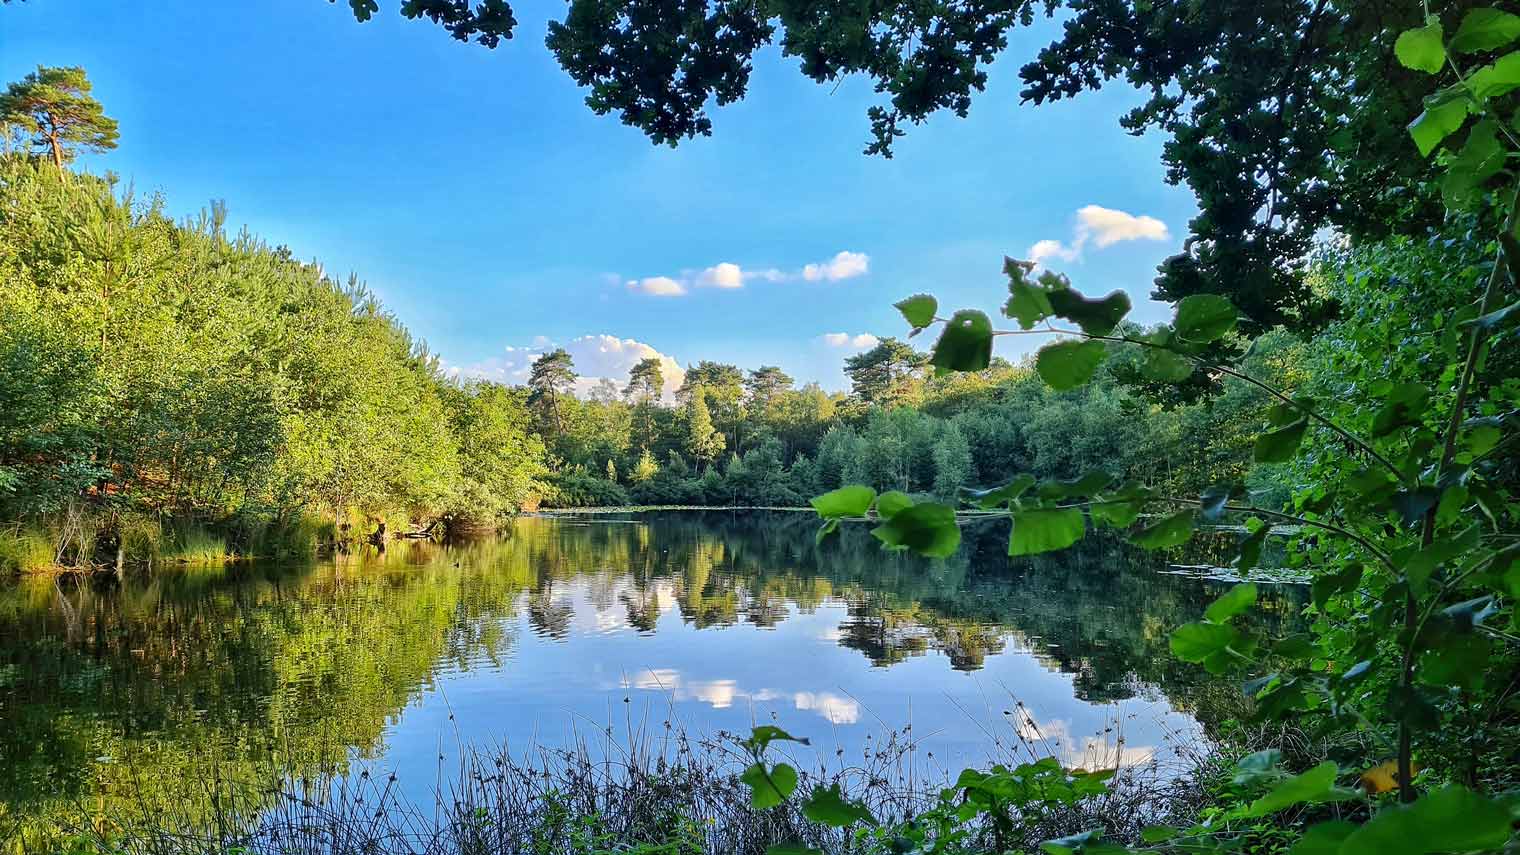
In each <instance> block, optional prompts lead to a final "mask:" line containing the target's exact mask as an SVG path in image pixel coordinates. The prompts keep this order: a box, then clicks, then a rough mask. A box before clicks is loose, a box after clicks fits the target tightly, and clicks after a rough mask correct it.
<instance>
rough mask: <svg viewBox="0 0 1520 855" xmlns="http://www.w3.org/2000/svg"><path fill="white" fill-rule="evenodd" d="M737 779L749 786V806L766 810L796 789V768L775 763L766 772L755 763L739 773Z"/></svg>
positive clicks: (783, 799)
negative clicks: (768, 771)
mask: <svg viewBox="0 0 1520 855" xmlns="http://www.w3.org/2000/svg"><path fill="white" fill-rule="evenodd" d="M739 781H740V782H741V783H743V784H744V785H745V786H747V787H749V804H750V807H752V808H754V809H755V810H766V809H768V808H773V807H775V806H776V805H779V804H781V803H782V802H784V801H786V797H787V796H790V795H791V794H792V791H793V790H795V789H797V770H796V769H793V768H792V767H791V766H788V765H787V764H785V763H777V764H776V766H775V767H774V768H772V769H771V770H770V773H769V774H767V773H766V770H765V767H764V766H762V765H760V764H759V763H755V764H753V765H751V766H749V767H748V768H746V769H745V770H744V772H743V773H742V774H740V775H739Z"/></svg>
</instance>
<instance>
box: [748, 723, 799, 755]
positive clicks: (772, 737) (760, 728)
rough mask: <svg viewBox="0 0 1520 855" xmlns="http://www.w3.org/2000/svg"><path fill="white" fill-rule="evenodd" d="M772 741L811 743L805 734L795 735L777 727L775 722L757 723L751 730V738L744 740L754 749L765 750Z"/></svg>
mask: <svg viewBox="0 0 1520 855" xmlns="http://www.w3.org/2000/svg"><path fill="white" fill-rule="evenodd" d="M772 742H798V743H801V744H803V745H808V744H810V743H809V742H808V740H807V737H805V736H793V735H791V734H790V733H787V732H786V731H784V730H782V729H781V728H779V727H776V726H775V725H773V724H760V725H756V726H754V727H752V728H750V730H749V738H748V739H746V740H744V744H745V745H748V746H749V747H750V748H751V749H752V750H754V751H764V750H765V748H766V746H768V745H770V744H771V743H772Z"/></svg>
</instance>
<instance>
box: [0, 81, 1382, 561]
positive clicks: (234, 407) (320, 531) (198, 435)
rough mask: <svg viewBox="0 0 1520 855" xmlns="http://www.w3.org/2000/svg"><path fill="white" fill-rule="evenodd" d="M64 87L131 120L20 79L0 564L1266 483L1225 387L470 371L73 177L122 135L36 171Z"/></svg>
mask: <svg viewBox="0 0 1520 855" xmlns="http://www.w3.org/2000/svg"><path fill="white" fill-rule="evenodd" d="M44 88H47V89H51V90H56V91H58V92H62V93H66V94H67V95H68V97H73V98H77V99H80V100H82V101H83V102H85V103H88V104H91V105H92V106H93V109H94V114H93V115H94V116H95V118H94V119H93V120H92V121H95V122H97V123H101V124H102V125H103V126H105V127H108V128H109V127H110V125H108V124H105V123H109V122H110V121H111V120H110V119H109V117H107V116H106V115H105V113H104V110H103V108H102V107H101V105H99V104H98V103H97V102H94V100H93V98H91V97H90V94H89V93H90V87H89V81H88V78H87V77H86V76H85V73H84V72H83V71H82V70H80V69H51V68H44V69H40V70H39V71H38V72H37V74H34V75H32V76H30V77H28V79H27V80H25V81H21V82H18V83H15V84H13V85H12V86H11V90H10V91H11V94H10V96H9V97H10V98H11V101H10V102H8V103H10V104H12V105H22V106H10V107H8V109H10V110H11V111H12V112H11V113H10V114H9V115H10V118H9V119H8V125H7V126H8V127H9V128H11V129H13V136H12V138H10V139H9V140H8V146H7V147H8V148H9V149H13V150H12V151H10V152H9V153H8V154H6V155H5V156H4V158H3V162H0V281H3V282H4V286H5V287H4V288H3V289H0V309H3V311H0V359H3V365H4V367H5V371H4V373H3V378H4V379H3V380H0V383H3V384H4V388H3V395H0V400H3V401H4V403H5V406H4V408H3V410H0V519H3V520H4V521H5V526H6V527H5V528H4V529H0V570H8V571H16V570H21V569H45V568H48V567H52V566H55V565H64V566H90V565H99V564H105V565H115V564H126V563H139V562H143V561H151V560H155V559H158V560H169V561H177V560H186V561H195V560H199V561H204V560H217V559H220V558H223V557H231V556H235V555H244V556H246V555H257V554H278V553H288V552H295V551H310V550H312V549H314V548H316V547H317V546H318V545H319V544H320V545H326V546H332V545H334V544H335V543H338V542H341V541H343V540H349V541H355V540H362V539H364V538H369V537H372V536H373V535H375V533H377V532H384V531H387V530H388V531H389V532H390V533H392V534H404V533H412V532H424V531H433V530H435V529H436V530H438V531H440V532H441V531H442V530H443V529H446V528H453V529H454V530H455V531H456V533H457V532H459V531H466V530H476V531H479V530H486V529H490V528H494V527H496V526H499V525H500V524H502V523H503V522H505V521H506V520H508V519H510V518H511V516H512V515H514V514H516V513H518V512H519V511H521V510H522V509H525V508H526V509H534V508H538V507H554V508H575V507H616V506H629V505H640V506H666V505H682V506H736V507H753V506H764V507H803V506H806V504H807V501H808V499H809V498H810V497H812V496H814V495H816V494H818V493H821V492H824V491H827V490H831V489H834V488H837V487H839V486H841V485H842V484H847V483H868V484H871V485H873V486H874V487H876V488H878V489H881V490H889V489H892V490H901V491H905V492H908V493H913V494H923V495H932V496H937V497H940V498H941V499H953V497H954V496H956V495H957V493H958V491H960V490H961V489H962V488H968V487H976V486H986V485H991V484H997V483H1001V482H1003V481H1006V480H1007V479H1008V478H1010V477H1012V475H1013V474H1015V473H1019V472H1026V471H1027V472H1034V473H1037V474H1039V475H1040V476H1042V477H1052V478H1070V477H1076V476H1077V475H1079V474H1081V473H1082V472H1084V471H1086V470H1087V469H1089V468H1091V467H1093V466H1097V465H1100V464H1101V465H1106V466H1110V467H1116V468H1117V470H1118V471H1119V472H1120V473H1121V474H1125V475H1127V476H1129V477H1134V478H1138V479H1142V480H1146V481H1149V482H1154V483H1157V484H1162V485H1166V486H1168V487H1169V488H1174V489H1179V490H1188V489H1200V488H1202V487H1204V486H1207V484H1206V481H1207V479H1208V478H1210V477H1216V475H1217V473H1218V472H1219V471H1228V472H1232V473H1235V474H1237V475H1240V474H1243V473H1244V470H1245V468H1246V464H1247V462H1248V461H1249V428H1250V425H1251V423H1252V420H1253V419H1255V418H1256V417H1257V416H1258V414H1259V412H1260V411H1261V409H1262V407H1263V403H1264V400H1265V399H1264V397H1263V396H1262V395H1260V394H1259V393H1257V392H1256V391H1255V390H1253V389H1251V388H1250V387H1248V386H1245V385H1244V384H1239V383H1233V382H1225V383H1222V384H1220V388H1219V389H1218V390H1217V394H1211V395H1209V396H1207V397H1205V398H1203V399H1202V400H1199V401H1191V402H1190V401H1164V402H1156V401H1153V400H1150V399H1148V398H1147V397H1146V395H1145V394H1144V388H1143V385H1141V384H1143V382H1144V381H1143V379H1142V378H1141V377H1140V374H1139V365H1138V363H1135V362H1134V361H1133V360H1130V361H1128V362H1126V361H1125V360H1124V359H1116V360H1114V361H1113V362H1112V363H1110V364H1108V365H1106V366H1104V368H1103V370H1102V374H1101V376H1100V378H1099V379H1098V380H1097V381H1096V382H1094V383H1093V384H1092V385H1090V386H1088V387H1086V388H1084V389H1080V390H1073V391H1067V392H1055V391H1052V390H1050V389H1049V388H1048V387H1047V386H1046V385H1045V384H1044V383H1043V382H1042V381H1041V380H1040V379H1039V377H1038V376H1037V375H1036V373H1035V371H1034V367H1033V363H1032V362H1031V361H1029V360H1025V361H1024V362H1023V363H1022V364H1017V365H1015V364H1011V363H1008V362H1006V361H1004V360H998V361H997V362H996V363H995V364H993V365H992V366H991V367H990V368H989V369H988V370H987V371H984V372H982V373H979V374H976V375H967V374H960V375H949V376H939V375H937V374H936V372H935V371H934V370H933V366H931V365H930V364H929V355H928V354H927V353H925V352H922V351H920V350H917V349H915V348H914V347H913V346H912V345H911V344H910V343H908V342H906V341H903V340H899V339H897V338H884V339H882V340H880V341H879V342H878V343H877V344H875V345H874V346H872V347H871V348H870V349H868V350H866V351H865V352H863V353H860V354H858V355H855V356H851V357H849V358H848V359H847V360H846V362H845V366H844V369H845V373H846V376H847V377H848V378H849V382H850V388H849V390H848V392H828V391H825V390H823V389H822V388H820V387H819V386H818V385H817V384H807V385H804V386H802V387H800V388H798V386H797V384H796V383H795V382H794V381H793V380H792V378H790V377H789V376H787V374H786V373H785V372H784V371H782V370H781V369H780V368H778V367H775V366H759V367H756V368H754V369H751V370H747V371H746V370H743V369H741V368H739V367H738V366H736V365H731V364H724V363H718V362H712V361H706V360H704V361H698V362H696V363H694V364H690V365H688V366H687V367H686V370H685V372H684V375H683V378H682V382H681V384H680V386H679V388H678V389H677V390H676V391H675V393H674V395H673V396H670V398H671V399H670V400H666V397H667V396H665V395H664V391H663V390H664V389H665V385H666V384H665V378H664V377H663V376H662V367H661V364H660V361H659V360H658V359H653V358H651V359H646V360H644V361H643V362H642V363H640V364H639V365H637V366H635V368H634V369H633V371H632V372H631V375H630V377H629V379H628V381H627V383H626V385H624V386H623V388H618V387H617V384H615V383H613V382H612V381H610V380H604V381H603V382H602V383H601V384H600V385H599V386H597V387H596V388H595V389H594V390H593V391H592V392H591V394H590V395H588V396H586V397H584V398H582V397H579V396H577V395H576V394H574V391H573V390H574V389H575V387H576V380H577V376H578V375H577V373H576V368H575V365H574V362H573V360H572V359H571V357H570V356H569V354H568V353H566V352H565V351H564V350H563V349H554V350H551V351H549V352H546V353H544V354H542V355H541V356H540V357H539V358H538V359H537V360H536V362H535V363H534V365H533V368H532V372H531V375H530V376H529V378H528V380H527V382H526V384H525V385H523V386H521V387H508V386H503V385H500V384H497V383H492V382H488V381H483V380H472V379H469V378H461V377H459V376H458V375H457V374H453V373H451V372H449V371H447V370H446V368H445V367H444V366H443V364H442V363H441V361H440V359H439V357H438V356H437V355H436V354H434V353H432V352H430V351H429V349H428V347H427V345H426V344H425V343H424V342H421V341H418V340H416V339H414V338H413V337H412V336H411V335H410V334H409V333H408V331H407V330H406V328H405V326H404V325H403V324H402V322H401V321H400V320H399V319H397V318H395V317H394V316H393V315H391V314H390V313H389V312H387V311H386V309H385V308H384V306H382V305H381V304H380V302H379V301H378V300H377V299H376V298H375V297H374V295H373V294H371V293H370V292H369V291H367V290H366V289H365V287H364V284H363V283H362V281H360V280H359V279H358V278H357V277H350V278H348V279H347V280H345V281H337V280H334V279H333V278H332V277H331V276H329V275H328V274H327V273H326V272H325V271H324V270H323V268H322V266H321V265H320V263H319V262H301V261H298V260H296V259H295V258H294V257H292V255H291V253H290V252H289V250H288V249H285V248H283V247H270V246H268V245H266V244H264V243H263V242H261V241H260V240H259V239H258V237H257V236H255V235H251V234H247V233H239V234H235V235H234V234H228V233H227V231H226V228H225V225H224V224H225V219H226V216H227V213H226V208H225V206H224V205H222V204H220V203H218V204H216V205H213V206H212V207H211V208H209V209H208V210H206V211H203V212H202V213H201V214H199V215H197V216H196V217H193V218H190V219H185V220H182V221H175V220H173V219H172V218H171V217H169V216H168V215H167V214H166V213H165V212H164V211H163V206H162V202H161V200H160V199H157V198H137V197H136V196H135V195H133V193H132V192H131V191H130V190H129V189H126V188H123V187H122V186H121V185H120V182H119V180H118V179H116V178H115V177H114V176H110V175H107V176H105V177H97V176H93V175H89V174H86V173H81V172H77V171H75V170H73V169H70V168H68V166H67V164H68V162H69V161H70V160H71V159H72V157H73V156H74V154H75V152H76V150H78V149H80V148H83V147H85V146H95V147H98V148H102V149H106V150H108V149H109V147H110V146H113V145H115V141H114V136H99V137H94V138H88V139H87V138H84V136H83V135H82V134H81V135H79V136H80V138H79V139H77V140H75V141H72V142H70V141H69V140H67V139H65V140H63V141H61V142H60V143H59V145H58V147H57V148H56V149H54V148H53V147H52V145H51V144H49V145H44V146H39V147H37V149H36V150H35V151H33V150H31V149H29V148H28V147H27V145H26V144H25V140H24V139H22V136H21V134H20V131H19V129H20V128H22V127H23V126H24V120H26V118H27V117H28V116H29V115H30V114H29V113H27V112H26V110H27V109H32V110H38V109H41V108H37V107H35V106H34V107H31V108H27V107H25V106H24V104H25V103H26V102H25V100H24V99H25V98H26V97H28V95H27V93H28V92H31V91H33V90H42V89H44ZM32 97H34V98H35V97H37V96H32ZM111 134H114V130H112V131H111ZM1345 263H1347V255H1346V252H1345V251H1335V252H1327V253H1326V254H1325V255H1324V257H1323V258H1322V259H1321V260H1320V262H1319V267H1318V268H1317V271H1316V274H1315V275H1316V276H1317V277H1319V278H1320V279H1321V280H1323V281H1324V283H1325V284H1324V286H1323V288H1324V290H1326V291H1327V292H1336V291H1340V290H1345V289H1346V288H1348V287H1353V286H1348V285H1346V284H1344V283H1343V280H1344V278H1345V277H1343V276H1340V275H1339V274H1338V273H1337V272H1336V271H1337V268H1338V266H1339V265H1343V264H1345ZM1345 296H1346V297H1347V298H1348V299H1350V298H1353V297H1354V295H1352V294H1349V293H1348V294H1346V295H1345ZM1131 331H1132V332H1133V333H1134V334H1136V335H1139V334H1143V333H1144V332H1145V331H1144V330H1141V329H1140V328H1138V327H1136V328H1134V329H1133V330H1131ZM1309 352H1312V344H1311V343H1309V342H1306V341H1304V340H1302V339H1296V338H1294V337H1292V336H1290V335H1286V334H1280V335H1276V336H1273V337H1269V338H1268V339H1266V340H1265V342H1264V344H1263V346H1261V347H1259V348H1257V350H1256V351H1255V352H1254V353H1253V354H1252V355H1251V358H1250V359H1251V365H1252V366H1253V368H1255V369H1256V370H1258V372H1259V373H1263V374H1264V375H1266V376H1272V377H1275V378H1277V379H1278V380H1279V381H1280V382H1282V383H1286V384H1290V385H1297V384H1299V383H1307V382H1312V376H1313V375H1312V371H1313V363H1312V362H1309V361H1308V360H1305V359H1304V358H1302V357H1303V355H1304V354H1306V353H1309ZM1306 366H1307V367H1306ZM1326 370H1330V369H1328V368H1327V369H1326ZM1221 468H1222V469H1221ZM1269 486H1270V485H1268V484H1264V485H1263V487H1264V488H1267V487H1269ZM387 527H388V528H387Z"/></svg>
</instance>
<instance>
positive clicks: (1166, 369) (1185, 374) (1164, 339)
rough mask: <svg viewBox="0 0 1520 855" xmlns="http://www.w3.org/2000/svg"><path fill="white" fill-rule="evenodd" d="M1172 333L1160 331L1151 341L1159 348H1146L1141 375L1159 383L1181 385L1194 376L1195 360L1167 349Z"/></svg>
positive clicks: (1141, 364)
mask: <svg viewBox="0 0 1520 855" xmlns="http://www.w3.org/2000/svg"><path fill="white" fill-rule="evenodd" d="M1170 339H1171V332H1170V331H1166V330H1158V331H1157V333H1156V334H1154V335H1152V336H1151V337H1150V341H1152V342H1154V343H1156V344H1158V345H1160V346H1159V347H1147V348H1145V360H1144V361H1143V362H1141V363H1140V375H1141V376H1142V377H1144V378H1145V379H1147V380H1155V381H1157V382H1159V383H1181V382H1182V381H1183V380H1186V379H1188V378H1189V377H1191V376H1193V360H1191V359H1188V358H1187V357H1186V356H1183V355H1182V354H1180V353H1178V352H1176V351H1175V350H1171V349H1168V348H1167V344H1168V343H1169V341H1170Z"/></svg>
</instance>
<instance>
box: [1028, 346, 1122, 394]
mask: <svg viewBox="0 0 1520 855" xmlns="http://www.w3.org/2000/svg"><path fill="white" fill-rule="evenodd" d="M1107 353H1108V350H1107V349H1106V348H1105V347H1104V346H1103V342H1101V341H1060V342H1056V343H1054V344H1047V345H1045V346H1044V347H1042V348H1040V352H1039V353H1037V354H1035V358H1034V367H1035V371H1037V372H1039V374H1040V379H1042V380H1044V381H1045V383H1046V384H1047V385H1049V386H1050V388H1052V389H1055V390H1056V391H1058V392H1064V391H1066V390H1068V389H1075V388H1077V387H1078V386H1081V385H1083V384H1085V383H1087V381H1089V380H1091V379H1092V378H1093V374H1095V373H1097V370H1098V365H1099V364H1100V363H1101V362H1103V357H1104V355H1106V354H1107Z"/></svg>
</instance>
